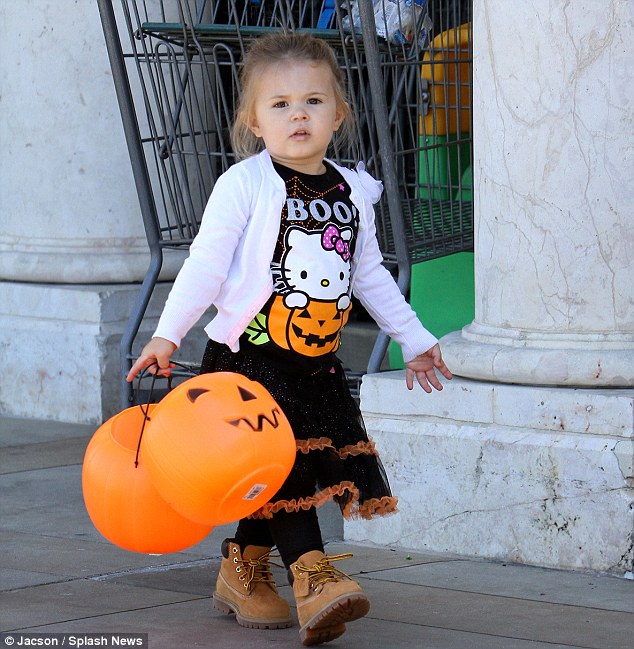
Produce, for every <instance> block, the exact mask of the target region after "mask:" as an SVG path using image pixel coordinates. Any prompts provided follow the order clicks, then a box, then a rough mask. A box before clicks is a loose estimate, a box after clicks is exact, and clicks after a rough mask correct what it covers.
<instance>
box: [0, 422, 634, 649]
mask: <svg viewBox="0 0 634 649" xmlns="http://www.w3.org/2000/svg"><path fill="white" fill-rule="evenodd" d="M94 428H95V427H91V426H81V425H74V424H61V423H56V422H43V421H37V420H22V419H12V418H7V417H2V416H0V547H1V548H2V552H1V554H0V631H12V632H19V631H23V632H31V633H33V632H47V633H52V632H60V633H74V634H83V633H147V634H148V646H149V647H150V648H151V649H171V648H173V647H185V648H190V647H208V648H210V649H234V648H236V649H237V648H238V647H240V648H243V647H249V648H256V649H259V648H260V647H262V648H265V647H270V646H275V647H277V648H278V649H285V648H287V647H288V648H291V647H293V648H298V647H301V644H300V642H299V638H298V632H297V626H295V627H292V628H290V629H284V630H279V631H257V630H251V629H244V628H242V627H240V626H238V625H237V624H236V623H235V621H234V620H233V618H232V617H229V616H224V615H221V614H220V613H218V612H216V611H214V609H213V608H212V604H211V593H212V579H213V578H214V577H215V573H216V571H217V569H218V566H219V562H220V559H219V548H220V541H221V540H222V539H223V538H224V537H225V536H230V535H231V533H232V531H233V526H226V527H221V528H216V529H215V530H213V532H212V533H211V534H210V536H209V537H207V538H206V539H205V540H204V541H203V542H201V543H200V544H198V545H197V546H194V547H193V548H190V549H189V550H186V551H184V552H179V553H175V554H170V555H163V556H147V555H140V554H135V553H131V552H126V551H124V550H121V549H119V548H117V547H115V546H113V545H111V544H110V543H108V542H107V541H106V540H104V539H103V538H102V537H101V536H100V535H99V533H98V532H97V531H96V530H95V529H94V527H93V526H92V523H91V522H90V519H89V518H88V515H87V514H86V511H85V508H84V505H83V499H82V493H81V462H82V458H83V454H84V450H85V448H86V444H87V443H88V440H89V439H90V436H91V435H92V433H93V432H94ZM322 521H323V523H324V529H325V537H326V538H327V539H328V548H327V552H328V553H329V554H339V553H341V552H346V551H351V552H353V553H354V558H353V559H351V560H349V561H346V562H345V565H344V566H342V568H343V569H344V570H345V571H346V572H348V573H349V574H351V575H353V576H355V578H356V579H357V580H358V581H359V583H360V584H361V585H362V586H363V588H364V590H365V591H366V593H367V594H368V596H369V598H370V600H371V603H372V608H371V611H370V613H369V615H368V616H367V617H366V618H364V619H363V620H360V621H358V622H354V623H352V624H350V625H349V627H348V631H347V633H346V634H344V635H343V636H342V637H341V638H339V639H337V640H335V641H333V642H331V643H328V644H327V645H325V646H328V647H332V648H333V649H335V648H344V647H345V648H346V649H370V648H377V649H413V648H419V647H420V648H425V649H563V648H566V649H632V647H634V582H633V581H631V580H626V579H619V578H616V577H611V576H601V575H592V574H581V573H571V572H563V571H556V570H545V569H541V568H535V567H526V566H517V565H510V564H500V563H491V562H484V561H479V560H473V559H469V558H467V557H459V556H445V555H438V554H421V553H409V552H407V551H404V550H401V549H394V548H376V547H361V546H351V545H350V544H346V543H344V542H342V541H341V540H340V539H341V536H342V534H341V531H342V527H341V523H340V520H339V518H338V513H337V512H336V511H335V509H334V507H333V508H330V509H328V508H326V509H324V512H323V513H322ZM275 574H276V580H277V583H278V585H280V586H281V588H280V590H281V593H282V594H283V596H285V597H287V598H288V599H289V601H290V602H291V603H292V592H291V589H290V587H289V586H288V585H287V583H286V580H285V576H284V574H283V571H281V570H277V569H276V573H275ZM14 635H15V636H16V637H19V633H14Z"/></svg>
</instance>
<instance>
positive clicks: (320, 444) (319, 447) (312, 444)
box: [295, 437, 378, 460]
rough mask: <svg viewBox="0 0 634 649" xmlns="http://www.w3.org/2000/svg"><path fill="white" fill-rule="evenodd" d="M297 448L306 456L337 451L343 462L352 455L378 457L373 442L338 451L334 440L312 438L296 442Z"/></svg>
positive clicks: (360, 443)
mask: <svg viewBox="0 0 634 649" xmlns="http://www.w3.org/2000/svg"><path fill="white" fill-rule="evenodd" d="M295 447H296V448H297V451H298V452H299V453H303V454H304V455H307V454H308V453H310V452H311V451H323V450H324V449H327V448H329V449H332V450H333V451H335V453H337V454H338V455H339V457H340V458H341V459H342V460H345V459H346V458H347V457H349V456H350V455H378V453H377V451H376V447H375V445H374V442H372V441H368V442H363V441H361V442H357V443H356V444H348V445H347V446H344V447H343V448H340V449H336V448H335V447H334V444H333V443H332V440H331V439H330V438H328V437H311V438H309V439H299V440H296V442H295Z"/></svg>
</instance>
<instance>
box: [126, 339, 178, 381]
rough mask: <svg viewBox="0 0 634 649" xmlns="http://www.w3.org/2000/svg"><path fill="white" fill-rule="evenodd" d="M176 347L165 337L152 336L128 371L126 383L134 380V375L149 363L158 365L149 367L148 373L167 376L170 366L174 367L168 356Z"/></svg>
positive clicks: (148, 365) (170, 355)
mask: <svg viewBox="0 0 634 649" xmlns="http://www.w3.org/2000/svg"><path fill="white" fill-rule="evenodd" d="M176 349H177V347H176V345H175V344H174V343H173V342H172V341H171V340H167V339H166V338H152V340H150V342H149V343H148V344H147V345H146V346H145V347H144V348H143V351H142V352H141V355H140V356H139V358H137V360H136V362H135V363H134V365H133V366H132V368H131V369H130V371H129V372H128V376H126V381H128V383H130V382H132V381H134V377H135V376H136V375H137V374H138V373H139V372H140V371H141V370H142V369H144V368H146V367H150V365H158V367H150V370H149V372H150V374H158V375H159V376H169V375H170V371H171V369H172V367H174V363H170V358H171V357H172V354H173V353H174V352H175V351H176Z"/></svg>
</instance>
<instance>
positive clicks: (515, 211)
mask: <svg viewBox="0 0 634 649" xmlns="http://www.w3.org/2000/svg"><path fill="white" fill-rule="evenodd" d="M510 5H512V8H511V6H510ZM633 30H634V4H633V3H632V2H629V1H628V0H606V1H605V2H592V1H583V0H580V1H579V2H559V1H558V0H527V1H522V2H512V3H509V2H508V0H476V1H475V2H474V21H473V37H474V69H473V77H474V89H473V98H474V112H473V135H474V155H475V160H474V185H475V218H476V242H475V275H476V316H475V321H474V322H473V323H471V324H470V325H468V326H467V327H465V328H464V329H463V331H461V332H455V333H452V334H449V335H448V336H446V337H444V338H443V339H442V340H441V346H442V348H443V353H444V356H445V360H446V361H447V364H448V365H449V367H450V368H451V370H452V371H453V372H454V373H455V374H456V376H455V378H454V379H453V381H451V382H445V389H444V390H443V391H442V392H441V393H435V394H434V395H425V394H423V393H422V392H420V391H419V392H418V393H414V392H407V390H406V389H405V386H404V377H403V376H402V373H388V374H387V375H380V374H378V375H373V376H370V377H367V378H366V379H365V380H364V383H363V386H362V390H361V407H362V410H363V413H364V416H365V419H366V425H367V428H368V432H369V434H370V435H371V436H372V437H373V438H374V439H375V441H376V444H377V448H378V450H379V451H380V453H381V455H382V458H383V461H384V464H385V467H386V470H387V473H388V476H389V477H390V479H391V482H392V487H393V490H394V493H395V494H396V495H397V496H398V497H399V509H400V513H399V514H397V515H396V516H394V517H391V518H389V519H385V520H379V521H373V522H371V523H365V522H353V523H349V524H347V525H346V527H345V536H346V538H347V539H349V540H352V541H371V542H374V543H381V544H390V545H395V546H401V547H405V548H408V547H409V548H416V549H419V550H433V551H440V552H453V553H456V554H462V555H472V556H480V557H487V558H493V559H497V560H502V561H514V562H519V563H527V564H535V565H542V566H550V567H556V568H568V569H582V570H601V571H607V572H612V573H614V574H618V575H626V576H629V577H631V576H632V566H633V561H634V550H633V546H632V539H633V538H634V420H633V413H634V389H633V387H634V219H633V213H632V208H633V206H634V174H633V171H634V164H633V163H634V136H633V131H632V124H634V102H633V101H632V100H633V98H634V95H633V94H632V81H631V80H632V78H634V44H633V41H632V38H631V35H632V33H633ZM509 384H514V385H509Z"/></svg>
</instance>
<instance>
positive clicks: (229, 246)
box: [154, 165, 250, 346]
mask: <svg viewBox="0 0 634 649" xmlns="http://www.w3.org/2000/svg"><path fill="white" fill-rule="evenodd" d="M242 175H243V174H241V171H240V169H239V165H234V166H233V167H230V168H229V170H228V171H226V172H225V173H224V174H223V175H221V176H220V177H219V178H218V180H217V181H216V183H215V185H214V188H213V191H212V193H211V195H210V197H209V200H208V202H207V205H206V207H205V211H204V213H203V217H202V222H201V225H200V230H199V232H198V234H197V235H196V237H195V239H194V241H193V242H192V244H191V246H190V250H189V256H188V257H187V259H186V260H185V262H184V264H183V266H182V268H181V269H180V271H179V273H178V275H177V277H176V280H175V281H174V285H173V287H172V290H171V291H170V293H169V296H168V298H167V301H166V303H165V307H164V309H163V312H162V314H161V317H160V319H159V323H158V325H157V328H156V331H155V332H154V337H161V338H166V339H167V340H170V341H171V342H173V343H174V344H175V345H176V346H180V343H181V340H182V339H183V338H184V336H185V334H187V332H188V331H189V330H190V329H191V328H192V327H193V326H194V325H195V324H196V322H197V321H198V320H199V319H200V317H201V316H202V314H203V313H204V312H205V311H206V310H207V309H208V308H209V307H210V306H211V305H212V304H213V303H214V301H215V299H216V298H217V296H218V293H219V292H220V289H221V288H222V285H223V283H224V281H225V279H226V278H227V274H228V272H229V268H230V266H231V262H232V260H233V256H234V254H235V251H236V249H237V247H238V244H239V242H240V239H241V237H242V234H243V232H244V229H245V227H246V224H247V220H248V214H249V211H250V198H249V191H248V179H245V178H242Z"/></svg>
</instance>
